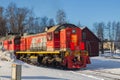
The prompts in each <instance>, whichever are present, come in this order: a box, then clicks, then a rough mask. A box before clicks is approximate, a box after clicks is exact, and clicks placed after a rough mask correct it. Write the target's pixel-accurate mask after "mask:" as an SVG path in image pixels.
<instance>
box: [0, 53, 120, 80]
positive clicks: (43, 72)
mask: <svg viewBox="0 0 120 80" xmlns="http://www.w3.org/2000/svg"><path fill="white" fill-rule="evenodd" d="M12 64H21V65H22V80H120V59H119V58H116V59H115V58H113V57H104V55H101V56H99V57H92V58H91V64H89V65H88V66H87V68H85V69H80V70H74V71H73V70H59V69H51V68H45V67H37V66H33V65H29V64H26V63H24V62H22V61H19V60H9V61H4V60H1V61H0V66H1V67H0V78H1V79H0V80H11V65H12Z"/></svg>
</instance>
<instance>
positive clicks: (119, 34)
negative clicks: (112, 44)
mask: <svg viewBox="0 0 120 80" xmlns="http://www.w3.org/2000/svg"><path fill="white" fill-rule="evenodd" d="M93 26H94V31H95V33H96V35H97V37H98V38H99V39H100V40H101V41H106V40H107V41H120V21H118V22H116V21H113V22H111V21H109V22H107V23H106V24H105V23H104V22H99V23H98V22H96V23H94V24H93Z"/></svg>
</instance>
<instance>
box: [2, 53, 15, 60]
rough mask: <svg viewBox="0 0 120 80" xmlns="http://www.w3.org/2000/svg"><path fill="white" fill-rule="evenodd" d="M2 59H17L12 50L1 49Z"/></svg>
mask: <svg viewBox="0 0 120 80" xmlns="http://www.w3.org/2000/svg"><path fill="white" fill-rule="evenodd" d="M0 59H1V60H6V61H15V59H16V58H15V55H14V53H13V52H10V51H0Z"/></svg>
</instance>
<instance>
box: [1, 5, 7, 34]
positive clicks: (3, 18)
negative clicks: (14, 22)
mask: <svg viewBox="0 0 120 80" xmlns="http://www.w3.org/2000/svg"><path fill="white" fill-rule="evenodd" d="M3 13H4V9H3V7H0V35H1V36H5V35H6V32H7V27H6V19H5V17H4V15H3Z"/></svg>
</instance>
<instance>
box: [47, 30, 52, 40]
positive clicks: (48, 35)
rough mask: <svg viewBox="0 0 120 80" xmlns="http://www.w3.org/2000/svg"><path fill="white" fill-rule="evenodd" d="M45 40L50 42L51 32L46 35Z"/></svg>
mask: <svg viewBox="0 0 120 80" xmlns="http://www.w3.org/2000/svg"><path fill="white" fill-rule="evenodd" d="M47 40H48V41H51V40H52V32H51V33H48V34H47Z"/></svg>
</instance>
